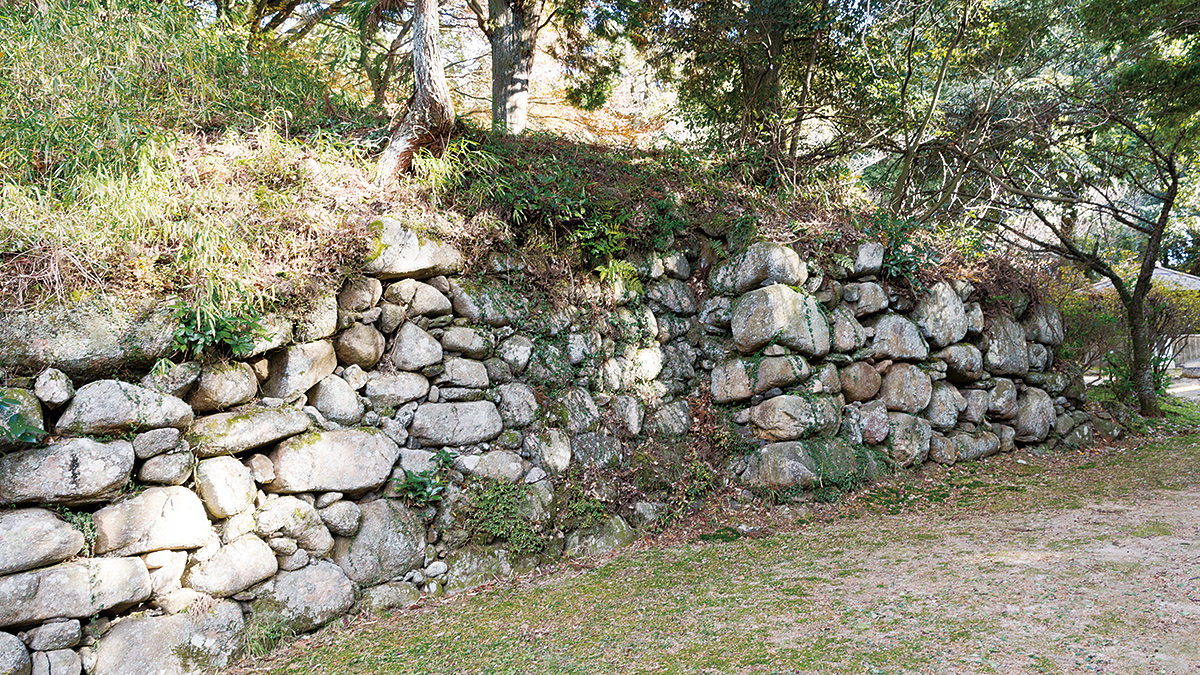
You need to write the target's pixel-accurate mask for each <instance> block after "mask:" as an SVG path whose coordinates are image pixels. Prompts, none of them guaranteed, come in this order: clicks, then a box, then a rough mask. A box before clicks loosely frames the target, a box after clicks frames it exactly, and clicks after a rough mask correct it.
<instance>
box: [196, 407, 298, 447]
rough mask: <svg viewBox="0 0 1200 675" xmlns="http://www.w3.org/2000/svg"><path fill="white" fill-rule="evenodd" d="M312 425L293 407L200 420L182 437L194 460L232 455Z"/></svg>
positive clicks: (296, 432)
mask: <svg viewBox="0 0 1200 675" xmlns="http://www.w3.org/2000/svg"><path fill="white" fill-rule="evenodd" d="M311 426H312V420H311V419H309V417H308V415H305V414H304V413H303V412H301V411H299V410H296V409H294V408H260V409H254V410H249V411H244V412H228V413H220V414H217V415H209V416H207V417H201V418H200V419H198V420H196V421H195V422H194V423H193V424H192V428H191V429H190V430H188V432H187V434H186V435H185V436H184V438H186V439H187V442H188V443H189V444H191V446H192V451H193V452H195V453H196V456H197V457H216V456H217V455H232V454H237V453H239V452H245V451H247V450H253V449H254V448H258V447H262V446H264V445H269V444H271V443H275V442H278V441H281V440H283V439H285V438H289V437H291V436H295V435H297V434H302V433H304V432H305V431H308V429H309V427H311Z"/></svg>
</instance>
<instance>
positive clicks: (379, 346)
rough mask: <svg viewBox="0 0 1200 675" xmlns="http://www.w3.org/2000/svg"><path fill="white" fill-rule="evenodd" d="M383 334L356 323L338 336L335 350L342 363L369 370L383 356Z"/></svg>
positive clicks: (335, 341)
mask: <svg viewBox="0 0 1200 675" xmlns="http://www.w3.org/2000/svg"><path fill="white" fill-rule="evenodd" d="M383 347H384V339H383V333H380V332H379V331H377V330H375V328H374V327H372V326H368V325H365V324H361V323H356V324H354V325H353V326H351V327H350V328H348V329H346V330H345V331H344V332H342V334H341V335H338V336H337V339H335V340H334V341H333V350H334V352H336V353H337V356H338V359H340V360H341V361H342V363H345V364H349V365H354V366H358V367H360V368H362V369H363V370H368V369H370V368H372V367H374V366H375V364H376V363H379V359H380V357H382V356H383Z"/></svg>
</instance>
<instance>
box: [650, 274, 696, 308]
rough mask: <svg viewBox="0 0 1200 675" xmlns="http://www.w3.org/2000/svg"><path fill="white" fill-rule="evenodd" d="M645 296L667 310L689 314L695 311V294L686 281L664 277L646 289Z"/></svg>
mask: <svg viewBox="0 0 1200 675" xmlns="http://www.w3.org/2000/svg"><path fill="white" fill-rule="evenodd" d="M646 298H647V299H649V300H653V301H654V302H657V303H658V304H660V305H662V306H663V307H664V308H665V309H666V310H667V311H670V312H674V313H676V314H681V315H683V316H691V315H692V314H695V313H696V310H697V309H698V308H697V304H696V294H695V293H693V292H692V288H691V287H690V286H688V285H687V282H684V281H680V280H679V279H664V280H663V281H659V282H657V283H654V284H651V285H650V287H649V288H647V289H646Z"/></svg>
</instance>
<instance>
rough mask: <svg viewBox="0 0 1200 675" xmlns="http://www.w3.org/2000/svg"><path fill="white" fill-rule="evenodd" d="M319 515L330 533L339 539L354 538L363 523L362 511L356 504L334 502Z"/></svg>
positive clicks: (319, 512) (319, 511)
mask: <svg viewBox="0 0 1200 675" xmlns="http://www.w3.org/2000/svg"><path fill="white" fill-rule="evenodd" d="M317 513H318V514H319V515H320V516H321V522H323V523H325V527H327V528H329V531H330V533H332V534H335V535H337V536H339V537H353V536H354V535H355V534H356V533H357V532H358V526H359V524H360V523H362V509H360V508H359V506H358V504H355V503H354V502H349V501H340V502H334V503H332V504H330V505H329V506H326V507H325V508H323V509H319V510H318V511H317Z"/></svg>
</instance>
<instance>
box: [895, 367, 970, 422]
mask: <svg viewBox="0 0 1200 675" xmlns="http://www.w3.org/2000/svg"><path fill="white" fill-rule="evenodd" d="M932 394H933V383H932V382H931V381H930V379H929V375H928V374H926V373H925V371H923V370H921V369H920V368H918V367H917V366H914V365H912V364H911V363H896V364H893V365H892V367H891V368H889V369H888V371H887V375H885V376H884V377H883V384H882V386H880V388H879V400H880V401H883V404H884V405H885V406H887V409H888V410H896V411H899V412H906V413H910V414H915V413H918V412H921V411H922V410H924V409H925V406H927V405H929V397H930V396H931V395H932ZM956 416H957V413H956Z"/></svg>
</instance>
